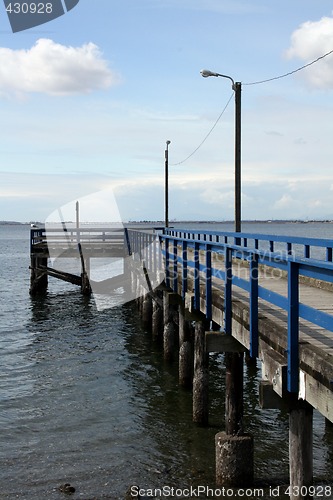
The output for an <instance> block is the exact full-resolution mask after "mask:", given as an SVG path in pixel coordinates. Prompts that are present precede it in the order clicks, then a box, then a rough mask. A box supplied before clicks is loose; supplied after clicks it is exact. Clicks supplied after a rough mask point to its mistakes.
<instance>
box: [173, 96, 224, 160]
mask: <svg viewBox="0 0 333 500" xmlns="http://www.w3.org/2000/svg"><path fill="white" fill-rule="evenodd" d="M233 95H234V94H233V93H232V94H231V96H230V97H229V100H228V102H227V104H226V105H225V106H224V108H223V110H222V112H221V113H220V116H219V117H218V119H217V120H216V122H215V123H214V125H213V126H212V128H211V129H210V131H209V132H208V134H207V135H206V137H205V138H204V139H203V141H201V143H200V144H199V146H198V147H197V148H196V149H195V150H194V151H193V152H192V153H191V154H190V155H188V156H187V157H186V158H185V159H184V160H182V161H179V162H178V163H172V164H171V165H170V166H171V167H176V166H177V165H181V164H182V163H185V162H186V161H187V160H188V159H189V158H191V157H192V156H193V155H194V154H195V153H196V152H197V151H198V150H199V149H200V148H201V146H202V145H203V144H204V143H205V142H206V140H207V139H208V137H209V136H210V134H211V133H212V132H213V130H214V128H215V127H216V125H217V124H218V122H219V121H220V120H221V118H222V116H223V114H224V112H225V110H226V109H227V107H228V106H229V104H230V101H231V99H232V97H233Z"/></svg>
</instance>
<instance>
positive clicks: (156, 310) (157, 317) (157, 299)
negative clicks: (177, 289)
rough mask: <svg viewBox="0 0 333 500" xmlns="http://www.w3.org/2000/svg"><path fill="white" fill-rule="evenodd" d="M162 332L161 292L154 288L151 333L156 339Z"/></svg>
mask: <svg viewBox="0 0 333 500" xmlns="http://www.w3.org/2000/svg"><path fill="white" fill-rule="evenodd" d="M162 333H163V293H162V292H161V291H160V290H155V293H154V297H153V311H152V335H153V338H155V339H157V338H159V337H161V336H162Z"/></svg>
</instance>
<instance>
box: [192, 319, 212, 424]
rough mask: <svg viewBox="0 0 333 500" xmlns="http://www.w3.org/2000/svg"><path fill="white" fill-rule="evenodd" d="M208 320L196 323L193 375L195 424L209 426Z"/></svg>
mask: <svg viewBox="0 0 333 500" xmlns="http://www.w3.org/2000/svg"><path fill="white" fill-rule="evenodd" d="M206 329H207V320H205V319H201V320H199V321H196V323H195V331H194V375H193V422H195V423H197V424H200V425H207V424H208V412H209V410H208V401H209V397H208V383H209V369H208V353H207V352H206V341H205V332H206Z"/></svg>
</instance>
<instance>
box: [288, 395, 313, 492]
mask: <svg viewBox="0 0 333 500" xmlns="http://www.w3.org/2000/svg"><path fill="white" fill-rule="evenodd" d="M289 472H290V499H292V500H300V499H310V498H313V495H312V496H310V495H307V494H306V493H307V492H308V491H309V486H311V485H312V483H313V408H312V406H310V405H309V404H308V403H306V402H301V403H299V404H298V407H297V408H295V409H291V411H290V413H289Z"/></svg>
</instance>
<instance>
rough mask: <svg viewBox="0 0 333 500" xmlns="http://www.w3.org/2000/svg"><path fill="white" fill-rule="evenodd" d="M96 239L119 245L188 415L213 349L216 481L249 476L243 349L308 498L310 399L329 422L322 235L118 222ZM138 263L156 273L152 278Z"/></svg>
mask: <svg viewBox="0 0 333 500" xmlns="http://www.w3.org/2000/svg"><path fill="white" fill-rule="evenodd" d="M76 231H77V233H78V230H76ZM77 233H75V230H73V233H72V234H71V235H69V238H72V239H73V245H74V244H76V246H78V245H79V244H83V234H82V233H81V232H80V234H79V236H78V234H77ZM111 234H112V235H113V236H112V237H111ZM96 236H97V235H95V236H94V238H95V237H96ZM81 238H82V239H81ZM112 238H114V234H113V233H110V238H109V243H110V239H111V240H112ZM97 240H98V242H99V244H100V245H101V247H100V250H98V251H97V250H96V251H97V253H98V252H99V251H100V252H102V243H103V248H104V249H105V250H104V251H106V252H107V251H110V255H112V254H113V252H115V254H117V255H119V256H120V255H121V254H122V255H123V257H124V261H126V264H125V265H124V276H123V277H124V283H125V282H126V286H128V287H130V288H131V291H132V296H136V297H137V302H138V307H139V310H140V313H141V315H142V318H143V321H144V322H145V324H146V325H147V327H149V328H151V331H152V334H153V335H154V336H159V335H161V336H162V337H163V346H164V358H165V360H166V361H168V362H171V361H174V360H175V359H177V360H178V362H179V383H180V384H181V385H183V386H184V387H192V389H193V421H194V422H196V423H197V424H200V425H208V423H209V397H208V380H209V364H208V354H209V353H212V352H214V353H224V357H225V364H226V393H225V401H226V405H225V406H226V410H225V412H226V413H225V429H224V430H223V431H222V432H219V433H218V434H217V435H216V442H215V447H216V484H217V485H218V486H230V487H243V486H251V484H252V483H253V480H254V477H253V474H254V473H253V470H254V467H253V454H254V451H253V450H254V446H255V442H254V439H253V437H252V436H251V435H249V434H248V433H247V432H246V429H245V428H244V424H243V368H244V366H243V365H244V358H246V360H247V362H249V361H251V360H252V362H258V361H260V362H261V363H262V381H261V384H260V390H259V394H258V404H260V405H261V406H262V407H264V408H284V409H286V410H287V411H288V412H289V424H290V426H289V429H290V430H289V451H290V453H289V455H290V485H291V486H292V488H291V489H290V498H292V499H301V498H311V494H310V491H311V490H309V487H310V486H311V485H312V483H313V467H312V414H313V409H314V408H315V409H317V410H318V411H319V412H320V413H321V414H322V415H324V417H325V418H326V422H327V424H329V423H333V392H332V391H333V293H332V290H333V288H332V287H333V263H332V253H333V252H332V248H333V241H332V240H323V239H303V238H296V237H282V236H280V237H277V236H273V235H260V234H244V233H217V232H210V231H189V230H186V229H172V228H167V229H164V230H163V231H158V232H153V231H151V230H149V231H148V230H147V231H144V230H133V229H125V230H123V232H122V236H121V237H119V233H118V239H115V241H117V242H118V247H117V250H115V249H113V250H112V249H111V248H110V249H109V250H107V245H108V243H106V242H107V241H108V238H106V235H105V241H104V240H103V238H102V239H101V238H100V235H98V236H97ZM51 241H52V240H51ZM51 241H50V243H51ZM92 243H93V241H92V240H91V241H90V242H88V243H87V244H88V254H89V248H90V247H89V245H90V244H92ZM104 243H105V245H106V246H105V247H104ZM48 244H49V242H48ZM52 244H53V243H52ZM54 244H55V245H56V247H57V248H58V240H57V239H55V242H54ZM38 245H39V246H38ZM94 245H95V242H94ZM92 246H93V245H92ZM92 246H91V248H92ZM111 246H112V245H111ZM31 248H32V254H31V255H32V275H33V274H34V273H35V275H36V274H38V272H39V273H42V276H45V274H48V275H51V273H50V271H49V269H48V266H47V262H46V261H47V257H48V250H47V248H46V245H45V239H44V235H43V234H40V235H38V234H37V232H36V233H34V236H33V238H32V246H31ZM39 248H40V249H41V250H39ZM48 248H50V247H48ZM94 248H95V247H94ZM96 248H97V247H96ZM70 251H72V250H69V249H68V248H67V247H66V248H64V254H66V252H67V254H68V252H70ZM73 251H74V250H73ZM77 252H78V249H77V248H76V256H77ZM79 253H80V251H79ZM91 255H93V252H92V253H91ZM161 256H162V257H161ZM34 259H35V260H34ZM36 259H37V260H36ZM85 266H86V264H83V273H82V274H84V272H85V271H84V270H85ZM149 272H151V273H154V274H155V275H156V274H159V275H160V278H163V279H160V280H157V282H160V281H162V284H161V285H159V286H158V287H157V288H154V286H152V282H151V280H150V278H149ZM43 273H44V274H43ZM56 277H59V278H60V279H64V278H62V277H61V276H56ZM34 279H35V278H32V281H33V280H34ZM81 285H82V282H81ZM176 340H178V341H176ZM176 346H177V348H176ZM176 349H177V350H176ZM259 439H260V437H259ZM272 453H273V450H272ZM244 457H246V458H245V459H244Z"/></svg>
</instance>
